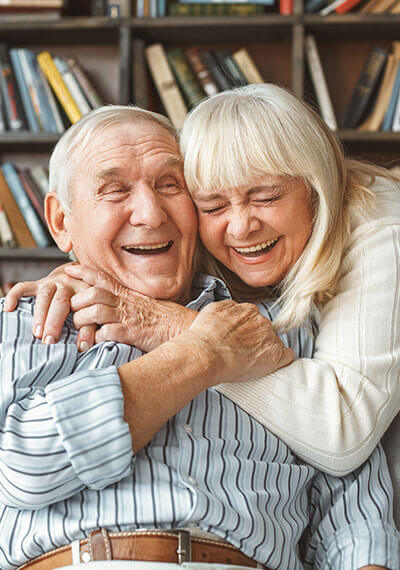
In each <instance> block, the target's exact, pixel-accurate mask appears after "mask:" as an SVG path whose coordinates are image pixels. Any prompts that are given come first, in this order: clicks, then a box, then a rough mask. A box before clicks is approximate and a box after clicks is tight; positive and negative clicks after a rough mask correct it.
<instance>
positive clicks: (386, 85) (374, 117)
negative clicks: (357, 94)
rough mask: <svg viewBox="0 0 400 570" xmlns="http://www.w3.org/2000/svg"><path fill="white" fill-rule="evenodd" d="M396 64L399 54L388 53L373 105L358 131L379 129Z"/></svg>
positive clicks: (391, 87) (387, 102)
mask: <svg viewBox="0 0 400 570" xmlns="http://www.w3.org/2000/svg"><path fill="white" fill-rule="evenodd" d="M397 43H398V42H397ZM399 46H400V44H399ZM398 65H399V56H398V55H397V54H396V53H391V54H389V56H388V60H387V63H386V67H385V72H384V75H383V78H382V81H381V84H380V87H379V91H378V94H377V96H376V99H375V103H374V106H373V108H372V111H371V113H370V114H369V116H368V117H367V119H366V120H365V121H364V122H363V123H362V124H361V125H360V127H359V130H360V131H378V130H379V129H380V127H381V125H382V122H383V118H384V116H385V113H386V110H387V108H388V105H389V101H390V94H391V93H392V90H393V86H394V82H395V80H396V72H397V68H398Z"/></svg>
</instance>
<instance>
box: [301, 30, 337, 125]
mask: <svg viewBox="0 0 400 570" xmlns="http://www.w3.org/2000/svg"><path fill="white" fill-rule="evenodd" d="M305 47H306V57H307V62H308V66H309V69H310V75H311V80H312V83H313V86H314V89H315V93H316V95H317V99H318V104H319V107H320V110H321V114H322V117H323V119H324V121H325V123H326V124H327V125H328V127H330V128H331V129H333V130H337V128H338V126H337V121H336V117H335V112H334V110H333V105H332V101H331V98H330V95H329V91H328V85H327V83H326V79H325V74H324V70H323V68H322V64H321V60H320V57H319V53H318V48H317V44H316V41H315V38H314V36H307V37H306V45H305Z"/></svg>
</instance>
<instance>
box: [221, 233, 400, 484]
mask: <svg viewBox="0 0 400 570" xmlns="http://www.w3.org/2000/svg"><path fill="white" fill-rule="evenodd" d="M399 252H400V225H394V224H392V225H384V224H381V225H379V223H377V224H376V225H375V226H374V227H367V228H364V233H363V234H360V233H358V237H357V239H355V240H354V241H353V243H352V244H351V245H350V247H349V249H348V250H347V253H346V255H345V257H344V260H343V264H342V276H341V282H340V286H339V293H338V294H337V295H336V296H335V297H334V298H333V299H332V300H331V301H330V302H329V303H327V305H326V306H325V307H324V308H323V310H322V313H321V320H320V327H319V334H318V336H317V338H316V352H315V355H314V358H313V359H309V358H299V359H297V360H296V361H295V362H293V363H292V364H291V365H290V366H288V367H286V368H285V369H284V370H278V371H276V372H274V373H273V374H271V375H269V376H266V377H265V378H263V379H261V380H254V381H251V382H250V383H247V384H246V385H236V386H233V385H226V386H223V387H221V392H223V393H224V394H225V395H227V396H228V397H229V398H231V399H232V400H234V401H235V402H236V403H238V404H239V405H240V406H241V407H243V408H244V409H245V410H246V411H247V412H249V413H251V414H252V415H253V416H254V417H255V418H256V419H258V420H259V421H260V422H261V423H263V424H264V425H265V426H267V427H268V428H269V429H270V430H271V431H272V432H274V433H275V434H276V435H278V437H280V438H281V439H282V440H283V441H285V443H287V444H288V445H289V447H290V448H291V449H292V450H293V451H294V452H295V453H297V454H298V455H299V456H300V457H302V458H303V459H305V460H306V461H307V462H309V463H312V464H314V465H315V466H317V467H319V468H320V469H322V470H325V471H328V472H329V473H332V474H335V475H342V474H345V473H348V472H350V471H352V470H354V469H355V468H356V467H358V466H359V465H360V464H361V463H362V462H363V461H365V460H366V458H367V457H368V456H369V455H370V454H371V452H372V450H373V449H374V448H375V446H376V445H377V443H378V442H379V440H380V439H381V437H382V435H383V434H384V433H385V431H386V430H387V428H388V427H389V425H390V423H391V421H392V420H393V418H394V417H395V415H396V414H397V413H398V411H399V407H400V382H399V380H400V327H399V317H400V253H399Z"/></svg>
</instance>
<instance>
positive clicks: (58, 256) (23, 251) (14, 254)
mask: <svg viewBox="0 0 400 570" xmlns="http://www.w3.org/2000/svg"><path fill="white" fill-rule="evenodd" d="M0 259H1V260H11V261H14V260H18V261H23V260H25V259H27V260H32V259H35V260H45V261H48V260H59V261H60V263H62V262H65V261H68V255H66V254H65V253H63V252H62V251H60V250H59V249H57V248H56V247H36V248H27V247H15V248H9V247H0Z"/></svg>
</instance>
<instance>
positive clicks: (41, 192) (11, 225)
mask: <svg viewBox="0 0 400 570" xmlns="http://www.w3.org/2000/svg"><path fill="white" fill-rule="evenodd" d="M48 185H49V180H48V171H47V169H46V168H45V167H43V166H41V165H35V166H32V167H30V168H17V167H16V166H15V165H14V164H13V163H12V162H5V163H3V164H2V165H1V166H0V242H1V245H2V246H3V247H49V246H52V245H54V241H53V239H52V238H51V236H50V234H49V232H48V229H47V224H46V221H45V217H44V197H45V195H46V193H47V191H48Z"/></svg>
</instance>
